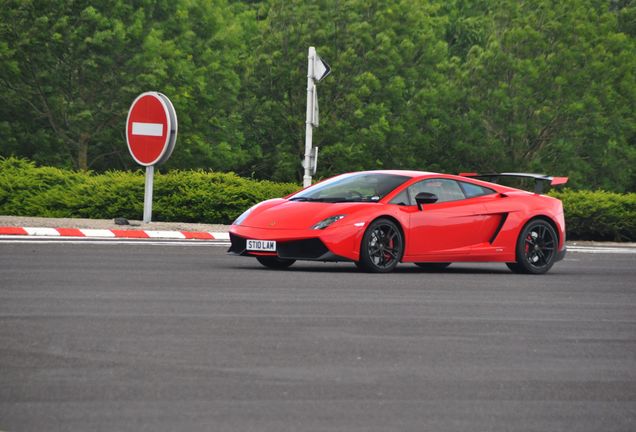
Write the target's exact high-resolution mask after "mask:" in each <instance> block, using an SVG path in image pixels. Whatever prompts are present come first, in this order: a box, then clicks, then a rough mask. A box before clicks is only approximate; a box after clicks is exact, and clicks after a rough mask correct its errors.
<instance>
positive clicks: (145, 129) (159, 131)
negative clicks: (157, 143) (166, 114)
mask: <svg viewBox="0 0 636 432" xmlns="http://www.w3.org/2000/svg"><path fill="white" fill-rule="evenodd" d="M132 126H133V127H132V134H133V135H146V136H162V135H163V125H162V124H161V123H137V122H133V125H132Z"/></svg>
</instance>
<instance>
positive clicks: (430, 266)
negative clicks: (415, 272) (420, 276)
mask: <svg viewBox="0 0 636 432" xmlns="http://www.w3.org/2000/svg"><path fill="white" fill-rule="evenodd" d="M415 265H416V266H418V267H421V268H422V269H424V270H427V271H442V270H444V269H445V268H446V267H448V266H449V265H451V263H415Z"/></svg>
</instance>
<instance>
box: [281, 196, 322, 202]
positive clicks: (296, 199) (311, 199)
mask: <svg viewBox="0 0 636 432" xmlns="http://www.w3.org/2000/svg"><path fill="white" fill-rule="evenodd" d="M324 200H325V198H308V197H293V198H290V199H289V201H310V202H324Z"/></svg>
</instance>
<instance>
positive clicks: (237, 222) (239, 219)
mask: <svg viewBox="0 0 636 432" xmlns="http://www.w3.org/2000/svg"><path fill="white" fill-rule="evenodd" d="M255 208H256V206H252V207H250V208H248V209H247V210H245V211H244V212H243V213H241V215H240V216H239V217H237V218H236V219H235V220H234V222H232V225H240V224H242V223H243V221H244V220H245V218H246V217H248V216H249V215H250V213H252V210H254V209H255Z"/></svg>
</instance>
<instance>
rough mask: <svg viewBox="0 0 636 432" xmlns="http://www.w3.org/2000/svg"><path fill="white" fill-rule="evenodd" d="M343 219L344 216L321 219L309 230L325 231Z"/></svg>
mask: <svg viewBox="0 0 636 432" xmlns="http://www.w3.org/2000/svg"><path fill="white" fill-rule="evenodd" d="M343 217H345V215H337V216H331V217H328V218H327V219H323V220H321V221H320V222H318V223H317V224H316V225H314V226H312V227H311V229H315V230H321V229H325V228H327V227H328V226H329V225H331V224H332V223H334V222H337V221H339V220H340V219H342V218H343Z"/></svg>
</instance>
